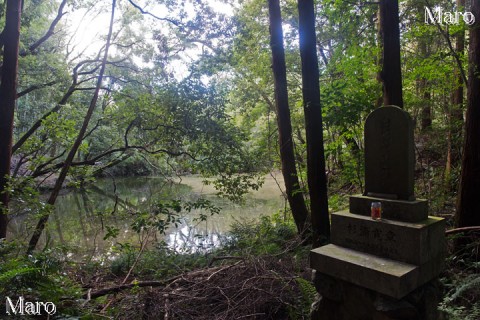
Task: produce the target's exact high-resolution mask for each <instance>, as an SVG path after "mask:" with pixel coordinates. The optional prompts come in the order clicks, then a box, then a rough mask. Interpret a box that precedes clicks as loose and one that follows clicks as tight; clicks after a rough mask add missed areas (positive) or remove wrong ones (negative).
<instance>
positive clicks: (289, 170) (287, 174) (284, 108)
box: [268, 0, 308, 234]
mask: <svg viewBox="0 0 480 320" xmlns="http://www.w3.org/2000/svg"><path fill="white" fill-rule="evenodd" d="M268 11H269V16H270V47H271V50H272V69H273V77H274V85H275V106H276V109H277V123H278V133H279V134H278V135H279V144H280V159H281V162H282V174H283V177H284V180H285V189H286V193H287V199H288V203H289V204H290V209H291V210H292V215H293V219H294V220H295V224H296V226H297V230H298V232H299V233H300V234H303V233H304V231H305V230H306V229H307V228H308V210H307V206H306V205H305V200H304V198H303V192H302V190H301V187H300V183H299V180H298V175H297V169H296V167H295V156H294V150H293V140H292V124H291V121H290V108H289V106H288V92H287V72H286V66H285V52H284V47H283V30H282V17H281V13H280V5H279V0H268Z"/></svg>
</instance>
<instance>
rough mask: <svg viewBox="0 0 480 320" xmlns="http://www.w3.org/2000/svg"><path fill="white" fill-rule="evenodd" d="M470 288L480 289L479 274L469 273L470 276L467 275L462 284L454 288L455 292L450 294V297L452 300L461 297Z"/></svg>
mask: <svg viewBox="0 0 480 320" xmlns="http://www.w3.org/2000/svg"><path fill="white" fill-rule="evenodd" d="M470 289H477V290H480V276H479V275H471V276H469V277H467V278H466V279H465V280H464V281H463V284H462V285H461V286H459V287H458V288H457V289H456V290H455V292H454V293H453V294H452V296H451V297H450V299H451V300H452V301H455V300H456V299H458V298H460V297H462V296H463V295H464V294H465V293H466V292H467V291H469V290H470Z"/></svg>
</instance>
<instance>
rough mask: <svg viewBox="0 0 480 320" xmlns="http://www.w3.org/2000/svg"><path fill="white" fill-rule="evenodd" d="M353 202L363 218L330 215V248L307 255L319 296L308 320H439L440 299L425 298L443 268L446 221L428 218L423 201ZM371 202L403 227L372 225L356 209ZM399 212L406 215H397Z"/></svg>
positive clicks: (358, 198)
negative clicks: (402, 211) (397, 211)
mask: <svg viewBox="0 0 480 320" xmlns="http://www.w3.org/2000/svg"><path fill="white" fill-rule="evenodd" d="M352 198H353V199H351V200H350V203H354V206H353V207H354V209H353V210H354V211H356V212H360V213H362V214H355V213H352V212H350V211H351V210H350V211H348V210H347V211H341V212H336V213H333V214H332V216H331V221H332V224H331V244H329V245H326V246H323V247H320V248H316V249H314V250H312V251H311V253H310V265H311V267H312V269H314V270H316V278H315V279H314V282H315V285H316V287H317V290H318V292H319V299H318V300H317V303H316V305H315V308H316V309H315V310H316V311H314V312H312V319H315V320H317V319H318V320H320V319H334V320H336V319H372V320H373V319H422V320H423V319H432V320H433V319H437V318H436V313H435V312H434V311H436V305H437V304H438V298H435V299H434V300H432V297H433V296H435V297H437V295H438V292H434V293H431V294H430V296H428V297H427V296H423V293H424V292H430V291H432V290H433V289H432V288H433V287H432V285H431V283H434V282H435V279H436V278H437V277H438V275H439V274H440V273H441V272H442V270H443V268H444V259H445V254H446V241H445V221H444V219H441V218H437V217H429V216H428V215H427V214H426V211H427V210H428V207H427V206H426V202H424V200H415V201H400V200H386V199H383V198H374V197H364V196H354V197H352ZM372 201H380V202H382V207H387V208H390V211H389V214H387V217H394V216H395V217H396V216H399V217H400V218H403V217H405V219H403V220H407V221H399V220H392V219H386V218H382V219H381V220H373V219H371V218H370V216H369V215H366V214H365V211H366V210H364V209H358V208H363V207H366V206H367V204H365V203H369V202H372ZM364 202H365V203H364ZM409 202H410V203H409ZM359 203H360V205H358V204H359ZM385 203H388V204H387V205H384V204H385ZM398 209H403V210H409V214H406V215H401V214H398V213H396V212H395V211H396V210H398ZM362 210H363V211H362ZM382 217H385V215H382ZM434 287H435V286H434ZM422 288H423V289H422ZM425 288H430V289H428V290H427V289H425ZM425 290H427V291H425ZM429 290H430V291H429ZM419 292H420V293H422V294H420V297H417V296H418V295H419ZM413 297H417V298H416V300H418V301H416V300H415V299H414V298H413ZM414 300H415V301H416V302H415V301H414ZM432 305H433V306H432ZM427 309H428V310H430V311H428V312H427V311H422V310H427ZM432 310H433V311H432ZM427 313H428V314H431V315H430V316H429V317H427V315H426V314H427ZM333 314H334V315H335V316H332V315H333Z"/></svg>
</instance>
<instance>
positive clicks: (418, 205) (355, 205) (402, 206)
mask: <svg viewBox="0 0 480 320" xmlns="http://www.w3.org/2000/svg"><path fill="white" fill-rule="evenodd" d="M372 202H381V203H382V211H383V212H382V216H383V218H385V219H391V220H397V221H405V222H419V221H422V220H425V219H427V217H428V201H427V200H420V199H419V200H413V201H404V200H390V199H385V198H377V197H369V196H362V195H355V196H351V197H350V212H351V213H355V214H360V215H363V216H370V206H371V204H372Z"/></svg>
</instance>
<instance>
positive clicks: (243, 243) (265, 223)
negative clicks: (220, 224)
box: [224, 215, 299, 256]
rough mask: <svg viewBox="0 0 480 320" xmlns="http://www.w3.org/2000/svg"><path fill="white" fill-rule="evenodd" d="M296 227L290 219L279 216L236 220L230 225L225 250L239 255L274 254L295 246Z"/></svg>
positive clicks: (296, 237) (296, 239) (296, 238)
mask: <svg viewBox="0 0 480 320" xmlns="http://www.w3.org/2000/svg"><path fill="white" fill-rule="evenodd" d="M298 240H299V238H298V236H297V232H296V227H295V224H294V223H293V221H292V220H286V221H285V220H283V219H282V218H280V216H278V215H275V216H274V217H269V216H262V217H261V218H260V221H259V222H255V221H237V222H236V223H234V224H233V225H232V226H231V230H230V233H229V235H228V236H227V237H226V243H225V244H224V246H225V250H227V251H229V252H236V254H239V255H253V256H256V255H270V254H271V255H275V254H280V253H282V252H283V251H285V250H288V248H289V246H291V245H293V246H295V243H296V241H298Z"/></svg>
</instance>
